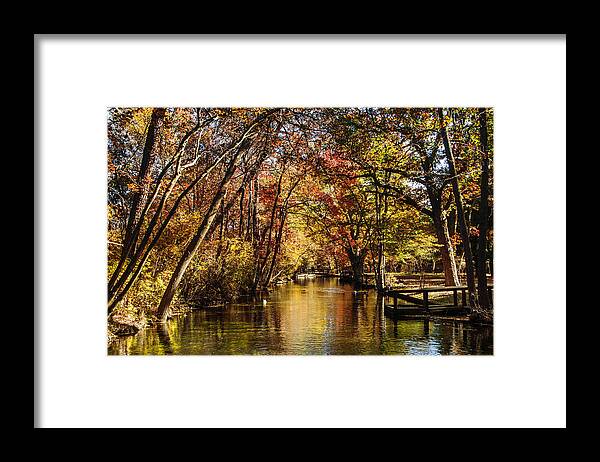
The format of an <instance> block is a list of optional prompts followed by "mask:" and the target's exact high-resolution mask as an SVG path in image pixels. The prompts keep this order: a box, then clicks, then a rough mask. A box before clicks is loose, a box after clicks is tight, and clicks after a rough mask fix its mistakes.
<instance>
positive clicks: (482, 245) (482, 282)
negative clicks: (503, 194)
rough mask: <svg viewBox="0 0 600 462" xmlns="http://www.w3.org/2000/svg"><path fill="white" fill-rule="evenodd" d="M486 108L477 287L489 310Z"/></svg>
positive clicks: (483, 305)
mask: <svg viewBox="0 0 600 462" xmlns="http://www.w3.org/2000/svg"><path fill="white" fill-rule="evenodd" d="M486 117H487V116H486V110H485V108H481V109H480V113H479V138H480V140H481V151H482V152H481V155H482V158H481V198H480V201H479V203H480V205H479V237H478V239H477V287H478V289H479V303H480V305H481V308H482V309H484V310H489V309H490V307H491V303H490V298H489V295H488V290H487V274H486V273H487V271H486V260H487V255H486V254H487V231H488V214H489V209H488V196H489V154H488V129H487V120H486Z"/></svg>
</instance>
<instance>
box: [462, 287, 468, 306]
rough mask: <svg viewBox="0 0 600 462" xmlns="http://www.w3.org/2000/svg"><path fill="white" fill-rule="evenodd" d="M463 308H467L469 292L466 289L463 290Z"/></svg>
mask: <svg viewBox="0 0 600 462" xmlns="http://www.w3.org/2000/svg"><path fill="white" fill-rule="evenodd" d="M462 306H463V308H464V307H466V306H467V292H466V291H465V289H462Z"/></svg>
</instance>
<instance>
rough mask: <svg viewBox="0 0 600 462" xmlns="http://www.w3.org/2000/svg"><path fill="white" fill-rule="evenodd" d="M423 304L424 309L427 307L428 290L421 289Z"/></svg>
mask: <svg viewBox="0 0 600 462" xmlns="http://www.w3.org/2000/svg"><path fill="white" fill-rule="evenodd" d="M423 305H424V306H425V309H426V310H428V309H429V292H427V291H426V290H424V291H423Z"/></svg>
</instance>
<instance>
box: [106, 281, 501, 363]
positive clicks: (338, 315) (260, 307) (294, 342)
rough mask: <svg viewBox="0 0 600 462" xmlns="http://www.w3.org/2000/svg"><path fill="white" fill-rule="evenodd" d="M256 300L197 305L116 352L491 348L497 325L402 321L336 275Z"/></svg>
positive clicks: (118, 345)
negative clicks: (206, 306)
mask: <svg viewBox="0 0 600 462" xmlns="http://www.w3.org/2000/svg"><path fill="white" fill-rule="evenodd" d="M265 299H266V304H265V303H264V302H263V301H262V300H258V301H257V302H254V301H248V302H245V303H237V304H232V305H229V306H227V307H224V308H218V309H215V308H213V309H210V310H197V311H193V312H191V313H188V314H187V315H186V316H180V317H176V318H174V319H171V320H170V321H169V322H167V323H166V324H164V325H159V326H153V327H149V328H147V329H145V330H143V331H140V332H138V334H136V335H135V336H131V337H125V338H121V339H118V340H117V341H116V342H115V343H113V344H112V345H111V346H110V347H109V349H108V353H109V354H112V355H115V354H116V355H118V354H121V355H126V354H130V355H165V354H176V355H209V354H217V355H218V354H238V355H239V354H242V355H253V354H261V355H275V354H283V355H388V354H396V355H490V354H493V335H492V334H493V331H492V328H491V327H487V326H473V325H470V324H468V323H462V322H458V321H442V320H423V319H414V320H412V319H411V320H397V321H394V320H393V319H390V318H388V317H386V316H384V314H383V310H382V309H381V307H380V308H377V306H378V304H377V296H376V293H375V292H373V291H369V292H367V293H354V291H353V289H352V286H350V285H347V284H339V283H338V282H337V280H335V279H325V280H322V279H309V280H307V281H306V282H303V283H293V284H291V283H290V284H287V285H283V286H279V287H278V288H276V289H275V290H274V291H273V292H271V293H270V294H269V295H267V296H266V297H265Z"/></svg>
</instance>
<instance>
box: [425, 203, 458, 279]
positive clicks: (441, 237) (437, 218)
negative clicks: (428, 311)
mask: <svg viewBox="0 0 600 462" xmlns="http://www.w3.org/2000/svg"><path fill="white" fill-rule="evenodd" d="M430 202H431V212H432V213H431V215H432V220H433V227H434V228H435V234H436V237H437V241H438V244H440V253H441V255H442V267H443V268H442V269H443V270H444V283H445V285H446V286H457V285H460V280H459V278H458V270H457V268H456V255H455V253H454V246H453V245H452V241H451V240H450V232H449V231H448V220H447V219H446V217H445V216H444V214H443V213H442V206H441V203H440V201H438V200H437V199H435V198H431V200H430Z"/></svg>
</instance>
